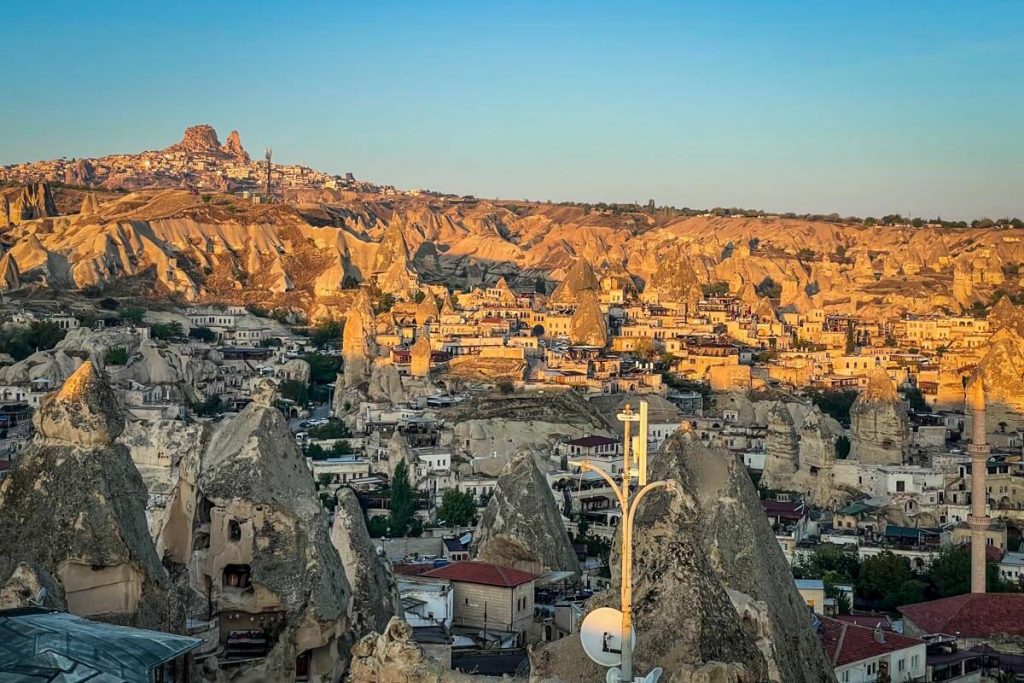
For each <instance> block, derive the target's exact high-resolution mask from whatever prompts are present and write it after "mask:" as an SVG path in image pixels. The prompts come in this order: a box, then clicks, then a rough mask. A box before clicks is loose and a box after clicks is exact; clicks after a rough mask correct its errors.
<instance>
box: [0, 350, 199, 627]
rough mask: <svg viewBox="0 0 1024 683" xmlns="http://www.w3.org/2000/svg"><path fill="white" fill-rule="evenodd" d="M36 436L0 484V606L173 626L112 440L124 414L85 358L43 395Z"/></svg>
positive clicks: (127, 470)
mask: <svg viewBox="0 0 1024 683" xmlns="http://www.w3.org/2000/svg"><path fill="white" fill-rule="evenodd" d="M34 421H35V425H36V429H37V431H38V435H37V437H36V438H35V440H34V441H33V442H32V443H31V444H30V445H29V446H28V447H27V448H25V449H24V450H23V451H22V453H21V454H20V455H19V457H18V459H17V462H16V464H15V466H14V468H13V469H12V470H11V472H10V474H9V476H8V477H7V478H6V479H5V480H4V482H3V484H2V485H0V598H2V600H3V603H0V608H3V607H16V606H19V605H20V606H24V605H27V604H29V602H28V601H29V600H30V599H32V598H33V597H35V596H34V595H31V594H28V593H30V592H31V590H32V589H33V588H35V589H38V588H40V587H45V588H47V593H46V595H45V597H44V603H45V604H47V605H51V606H55V607H59V608H65V609H67V610H68V611H70V612H72V613H74V614H78V615H81V616H88V617H90V618H97V619H102V620H106V621H111V622H114V623H120V624H128V625H134V626H141V627H146V628H153V629H159V630H171V631H180V630H181V629H182V628H183V627H184V608H183V606H182V604H181V602H180V601H179V600H178V598H177V597H176V595H175V593H174V591H173V590H172V588H171V586H170V580H169V577H168V575H167V571H166V570H165V569H164V567H163V566H162V565H161V563H160V560H159V558H158V556H157V553H156V549H155V547H154V544H153V540H152V538H151V537H150V533H149V529H148V527H147V525H146V503H147V490H146V486H145V484H144V482H143V480H142V477H141V476H140V475H139V472H138V470H137V469H136V468H135V465H134V463H133V462H132V459H131V456H130V454H129V452H128V449H127V448H126V447H124V446H123V445H119V444H115V443H114V442H113V441H114V439H115V438H116V437H117V436H119V435H120V433H121V430H122V429H123V428H124V414H123V412H122V409H121V407H120V406H119V405H118V403H117V401H116V399H115V397H114V394H113V392H112V391H111V389H110V386H109V385H108V384H107V381H106V377H105V376H104V375H103V373H102V371H100V370H98V369H97V368H96V367H95V366H94V365H93V364H92V363H90V362H86V363H83V364H82V365H81V367H79V368H78V370H77V371H75V372H74V374H72V375H71V376H70V377H69V378H68V379H67V381H66V382H65V383H64V386H63V387H61V389H60V390H59V391H57V392H55V393H53V394H50V395H49V396H47V397H46V398H45V399H44V400H43V402H42V404H41V406H40V408H39V410H38V411H37V412H36V414H35V416H34Z"/></svg>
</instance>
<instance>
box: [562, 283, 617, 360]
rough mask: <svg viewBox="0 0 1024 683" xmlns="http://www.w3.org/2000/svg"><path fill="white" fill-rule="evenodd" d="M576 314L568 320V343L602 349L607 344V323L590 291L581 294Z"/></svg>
mask: <svg viewBox="0 0 1024 683" xmlns="http://www.w3.org/2000/svg"><path fill="white" fill-rule="evenodd" d="M579 299H580V303H579V306H577V307H576V312H575V313H573V314H572V318H570V319H569V342H570V343H572V344H579V345H582V346H597V347H600V348H602V349H603V348H604V347H605V346H606V345H607V343H608V323H607V321H606V320H605V317H604V313H602V312H601V304H599V303H598V301H597V296H596V295H595V294H594V293H593V292H592V291H585V292H581V293H580V295H579Z"/></svg>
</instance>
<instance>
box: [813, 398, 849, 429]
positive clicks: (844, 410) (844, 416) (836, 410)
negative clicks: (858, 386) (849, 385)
mask: <svg viewBox="0 0 1024 683" xmlns="http://www.w3.org/2000/svg"><path fill="white" fill-rule="evenodd" d="M807 395H808V396H809V397H810V399H811V401H813V402H814V405H816V406H818V408H820V409H821V412H823V413H825V414H826V415H830V416H832V417H834V418H835V419H836V420H838V421H839V423H840V424H841V425H843V426H844V427H849V426H850V408H851V407H852V406H853V402H854V401H856V400H857V392H856V391H852V390H848V389H844V390H828V391H809V392H807Z"/></svg>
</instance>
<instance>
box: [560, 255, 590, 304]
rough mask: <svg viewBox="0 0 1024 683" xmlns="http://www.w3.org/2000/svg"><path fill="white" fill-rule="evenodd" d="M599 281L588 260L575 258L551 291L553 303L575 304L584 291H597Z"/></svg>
mask: <svg viewBox="0 0 1024 683" xmlns="http://www.w3.org/2000/svg"><path fill="white" fill-rule="evenodd" d="M600 289H601V283H600V282H599V281H598V279H597V273H595V272H594V269H593V267H592V266H591V265H590V263H589V262H587V261H585V260H583V259H577V260H576V261H575V262H573V264H572V266H571V267H570V268H569V270H568V271H566V274H565V278H564V279H563V280H562V281H561V282H560V283H559V284H558V286H557V287H556V288H555V291H554V292H552V293H551V303H553V304H575V303H577V302H578V301H579V300H580V296H581V295H582V294H583V293H584V292H591V293H597V292H599V291H600Z"/></svg>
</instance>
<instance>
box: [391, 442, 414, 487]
mask: <svg viewBox="0 0 1024 683" xmlns="http://www.w3.org/2000/svg"><path fill="white" fill-rule="evenodd" d="M402 462H404V463H405V468H406V470H407V471H408V473H409V483H410V484H412V485H413V486H415V485H416V483H417V480H416V456H415V455H414V454H413V452H412V448H410V447H409V442H408V441H406V440H405V437H404V436H402V434H401V433H400V432H398V431H397V430H396V431H395V433H394V434H392V435H391V440H390V441H388V461H387V475H388V479H393V478H394V477H395V470H396V469H397V468H398V464H399V463H402Z"/></svg>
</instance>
